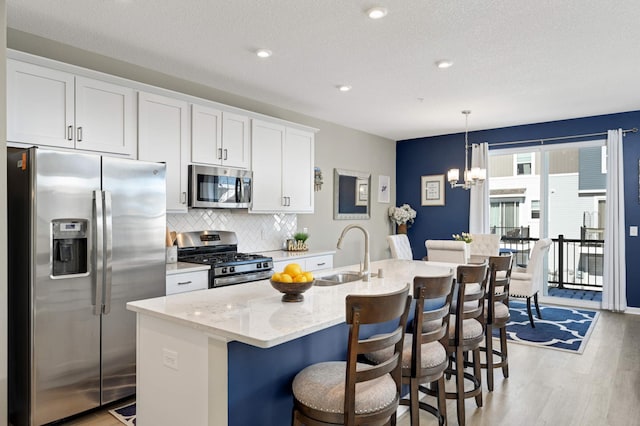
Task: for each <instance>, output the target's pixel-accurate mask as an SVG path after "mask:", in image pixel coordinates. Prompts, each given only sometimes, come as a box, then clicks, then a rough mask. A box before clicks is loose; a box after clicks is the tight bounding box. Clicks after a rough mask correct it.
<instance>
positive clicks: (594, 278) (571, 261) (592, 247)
mask: <svg viewBox="0 0 640 426" xmlns="http://www.w3.org/2000/svg"><path fill="white" fill-rule="evenodd" d="M537 240H538V239H537V238H515V237H506V236H505V237H502V239H501V247H502V249H503V251H509V252H511V253H513V255H514V263H515V264H516V265H518V266H521V267H526V266H527V263H528V261H529V253H530V251H531V248H532V247H533V245H534V244H535V242H536V241H537ZM552 241H553V245H552V246H551V247H550V249H549V261H548V270H549V275H548V282H549V284H553V285H555V286H557V287H558V288H569V289H590V290H602V277H603V251H604V240H595V239H590V240H586V239H570V238H564V235H558V238H552Z"/></svg>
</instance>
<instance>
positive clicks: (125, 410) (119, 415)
mask: <svg viewBox="0 0 640 426" xmlns="http://www.w3.org/2000/svg"><path fill="white" fill-rule="evenodd" d="M109 413H111V415H112V416H113V417H115V418H116V419H118V420H120V422H122V423H124V424H125V425H128V426H135V424H136V403H135V402H134V403H131V404H127V405H125V406H123V407H120V408H115V409H113V410H109Z"/></svg>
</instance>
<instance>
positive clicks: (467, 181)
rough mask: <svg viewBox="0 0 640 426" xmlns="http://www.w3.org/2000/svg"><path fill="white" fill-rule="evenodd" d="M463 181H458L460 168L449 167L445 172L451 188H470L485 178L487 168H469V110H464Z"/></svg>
mask: <svg viewBox="0 0 640 426" xmlns="http://www.w3.org/2000/svg"><path fill="white" fill-rule="evenodd" d="M462 113H463V114H464V127H465V130H464V175H463V179H464V182H462V183H458V179H460V169H449V171H448V172H447V180H448V181H449V183H450V184H451V187H452V188H463V189H470V188H471V187H472V186H473V185H475V184H477V183H478V182H483V181H484V180H485V179H486V178H487V170H486V169H482V168H480V167H472V168H471V170H469V114H471V111H469V110H464V111H462Z"/></svg>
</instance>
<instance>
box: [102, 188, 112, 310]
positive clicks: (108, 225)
mask: <svg viewBox="0 0 640 426" xmlns="http://www.w3.org/2000/svg"><path fill="white" fill-rule="evenodd" d="M102 196H103V201H104V240H105V244H104V309H103V311H102V312H103V313H104V314H108V313H109V312H111V281H112V280H111V278H112V272H113V265H112V263H113V226H112V225H113V216H112V214H111V192H110V191H102Z"/></svg>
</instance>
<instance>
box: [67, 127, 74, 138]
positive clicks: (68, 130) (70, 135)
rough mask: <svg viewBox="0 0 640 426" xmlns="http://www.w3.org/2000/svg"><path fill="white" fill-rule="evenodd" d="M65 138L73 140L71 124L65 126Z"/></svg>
mask: <svg viewBox="0 0 640 426" xmlns="http://www.w3.org/2000/svg"><path fill="white" fill-rule="evenodd" d="M67 140H70V141H72V140H73V126H68V127H67Z"/></svg>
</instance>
